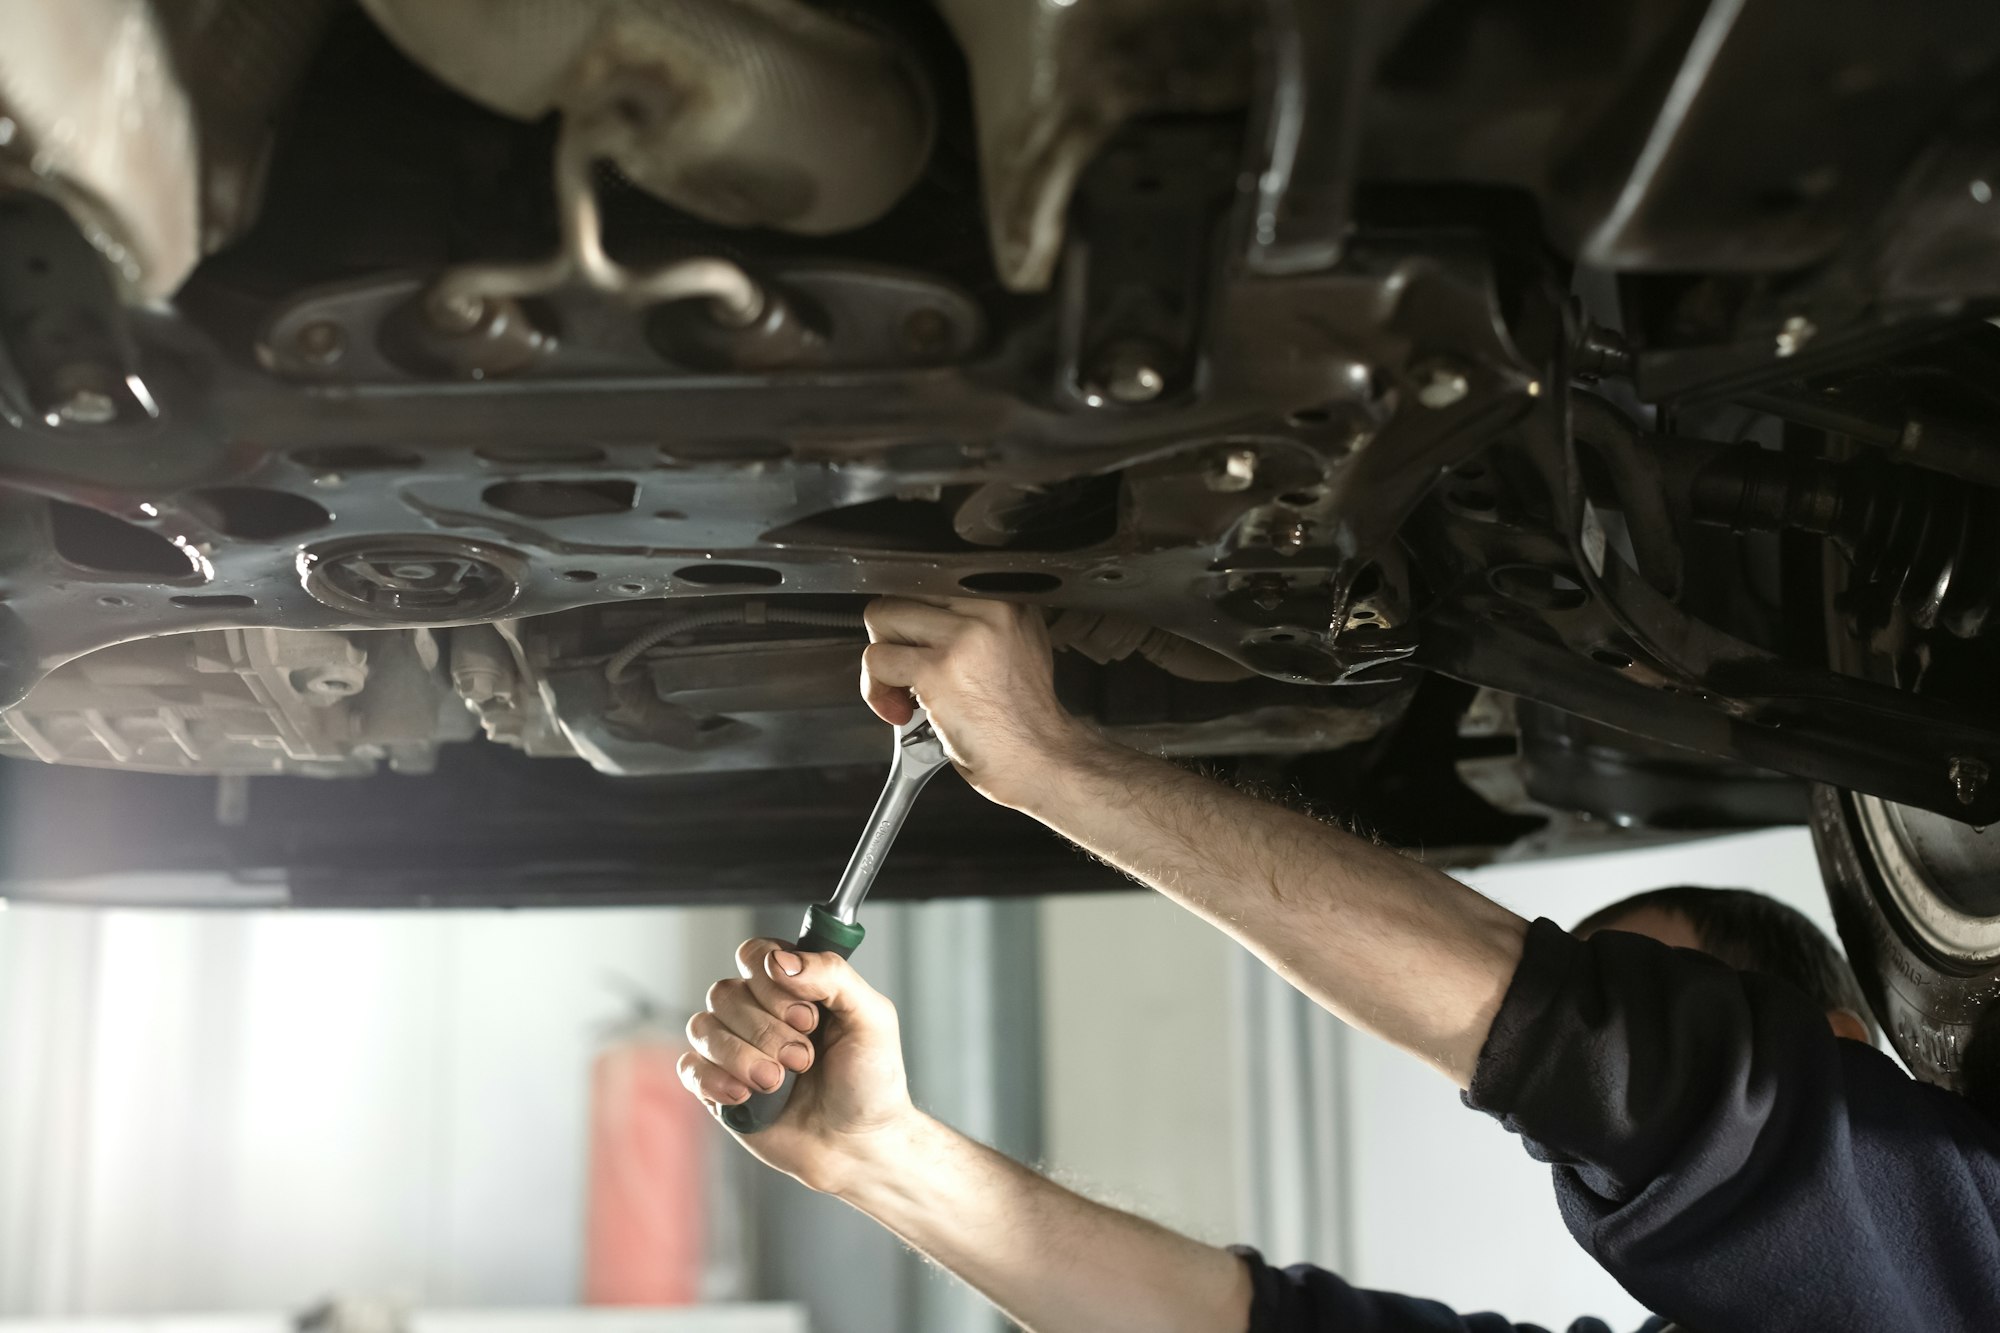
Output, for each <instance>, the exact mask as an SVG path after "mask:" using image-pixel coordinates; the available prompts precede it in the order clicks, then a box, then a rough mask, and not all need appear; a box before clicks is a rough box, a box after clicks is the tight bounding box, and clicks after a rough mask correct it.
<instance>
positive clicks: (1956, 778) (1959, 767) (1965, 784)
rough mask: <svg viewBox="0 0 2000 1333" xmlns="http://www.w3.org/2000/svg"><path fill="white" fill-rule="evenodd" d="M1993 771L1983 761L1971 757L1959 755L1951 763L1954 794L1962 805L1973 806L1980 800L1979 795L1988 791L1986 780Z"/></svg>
mask: <svg viewBox="0 0 2000 1333" xmlns="http://www.w3.org/2000/svg"><path fill="white" fill-rule="evenodd" d="M1992 772H1993V771H1992V770H1991V769H1990V768H1988V767H1987V766H1986V761H1985V760H1983V759H1974V758H1972V757H1971V756H1970V755H1958V756H1957V757H1955V758H1954V759H1953V760H1952V761H1951V768H1950V769H1949V770H1948V774H1947V775H1948V776H1949V777H1950V778H1951V790H1952V794H1953V795H1954V796H1956V797H1958V803H1959V804H1960V805H1971V804H1972V803H1973V802H1974V801H1977V800H1978V799H1979V793H1980V792H1982V791H1984V790H1985V789H1986V779H1987V778H1989V777H1991V776H1992Z"/></svg>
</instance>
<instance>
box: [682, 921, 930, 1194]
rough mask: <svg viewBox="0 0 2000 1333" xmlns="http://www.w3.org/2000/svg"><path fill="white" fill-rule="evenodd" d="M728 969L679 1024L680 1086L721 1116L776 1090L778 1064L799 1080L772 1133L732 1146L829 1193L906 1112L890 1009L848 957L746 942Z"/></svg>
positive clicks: (889, 1133) (899, 1049)
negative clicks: (684, 1047) (703, 1003)
mask: <svg viewBox="0 0 2000 1333" xmlns="http://www.w3.org/2000/svg"><path fill="white" fill-rule="evenodd" d="M736 970H737V972H738V973H739V976H736V977H731V978H728V979H727V980H723V981H718V982H716V983H715V985H713V986H711V987H709V991H708V1008H707V1009H705V1010H703V1011H702V1012H701V1013H698V1014H696V1015H695V1016H694V1017H693V1018H691V1019H689V1020H688V1025H687V1037H688V1044H689V1045H691V1046H693V1047H694V1050H693V1051H691V1052H689V1053H688V1054H686V1055H683V1056H682V1057H681V1059H680V1075H681V1082H682V1083H684V1084H686V1085H687V1088H688V1091H690V1092H692V1093H693V1094H694V1095H695V1096H697V1097H699V1098H701V1100H702V1102H703V1104H705V1105H706V1106H707V1107H708V1109H709V1110H710V1111H711V1112H717V1113H719V1112H720V1110H721V1108H722V1107H724V1106H733V1105H735V1104H736V1103H738V1102H741V1101H744V1100H746V1099H747V1098H748V1097H749V1096H750V1093H751V1090H752V1089H753V1088H754V1089H756V1090H757V1091H759V1092H768V1091H770V1090H771V1089H773V1088H775V1087H777V1086H778V1083H779V1081H780V1080H781V1079H782V1078H783V1073H782V1071H781V1070H780V1069H779V1065H783V1066H784V1067H785V1068H786V1069H791V1070H795V1071H799V1073H800V1077H799V1080H798V1082H797V1083H796V1084H795V1085H794V1086H793V1088H792V1096H791V1100H790V1101H789V1102H787V1103H786V1105H785V1112H784V1114H783V1115H781V1116H779V1117H778V1120H777V1123H775V1124H773V1125H771V1126H769V1127H768V1128H766V1129H763V1130H760V1131H759V1132H757V1133H755V1134H748V1135H741V1136H739V1137H738V1139H737V1141H738V1142H739V1143H741V1144H743V1145H744V1146H745V1147H746V1148H748V1149H749V1150H750V1151H751V1152H752V1153H754V1154H755V1155H756V1156H757V1157H759V1158H760V1159H762V1160H763V1161H764V1162H766V1163H768V1164H770V1165H771V1166H775V1167H777V1168H778V1169H779V1170H780V1171H783V1172H786V1173H787V1174H789V1175H792V1176H795V1177H797V1178H798V1179H799V1180H800V1181H802V1182H804V1183H805V1184H806V1185H809V1186H811V1187H812V1188H813V1189H816V1190H822V1191H825V1192H827V1193H835V1194H837V1193H839V1192H840V1191H841V1189H842V1187H843V1185H844V1183H845V1181H846V1179H847V1178H848V1177H849V1176H850V1175H851V1174H852V1172H854V1171H856V1170H860V1169H865V1167H864V1163H866V1162H867V1161H868V1160H869V1158H870V1154H871V1152H876V1145H877V1144H878V1143H880V1142H881V1141H883V1140H885V1139H887V1138H890V1137H892V1136H893V1135H894V1134H895V1133H896V1132H897V1131H898V1130H900V1129H901V1128H902V1127H903V1124H904V1121H905V1119H906V1118H907V1117H909V1116H912V1115H914V1114H915V1108H914V1107H913V1106H912V1105H911V1103H910V1089H909V1083H908V1080H907V1079H906V1078H905V1076H904V1074H903V1047H902V1038H901V1036H900V1034H899V1032H898V1029H897V1025H896V1006H895V1005H893V1004H891V1003H889V1000H888V998H887V997H886V996H884V995H883V994H882V993H881V992H879V991H877V990H875V989H874V988H873V987H871V986H870V985H869V984H868V983H867V982H865V981H863V980H862V979H861V975H860V973H858V972H856V971H855V970H854V969H853V968H852V967H851V966H849V965H848V962H847V960H846V959H844V958H841V957H840V956H838V955H837V954H830V953H813V952H810V951H803V950H801V951H795V950H793V948H792V946H791V945H789V944H786V943H785V942H783V941H782V940H746V941H744V943H743V946H742V947H741V948H739V949H737V951H736ZM816 1004H817V1005H819V1006H822V1007H823V1008H815V1007H814V1006H815V1005H816ZM807 1034H810V1035H811V1038H812V1039H811V1040H810V1041H808V1040H807ZM815 1047H817V1048H818V1049H817V1050H815V1049H814V1048H815ZM878 1155H879V1154H878Z"/></svg>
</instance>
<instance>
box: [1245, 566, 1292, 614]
mask: <svg viewBox="0 0 2000 1333" xmlns="http://www.w3.org/2000/svg"><path fill="white" fill-rule="evenodd" d="M1248 586H1249V590H1250V602H1251V604H1252V605H1253V606H1256V607H1257V608H1258V609H1260V610H1264V611H1275V610H1277V609H1278V608H1279V607H1281V606H1283V605H1284V604H1285V594H1286V593H1287V592H1288V591H1290V589H1291V586H1292V585H1291V580H1289V579H1287V578H1286V577H1285V576H1284V575H1283V574H1256V575H1253V576H1251V579H1250V583H1249V585H1248Z"/></svg>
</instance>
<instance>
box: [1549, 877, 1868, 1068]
mask: <svg viewBox="0 0 2000 1333" xmlns="http://www.w3.org/2000/svg"><path fill="white" fill-rule="evenodd" d="M1647 907H1652V908H1657V909H1659V910H1660V911H1663V912H1671V913H1673V914H1674V915H1675V916H1678V917H1680V918H1681V919H1682V920H1684V921H1686V922H1687V923H1688V924H1689V925H1691V926H1693V927H1694V932H1695V934H1696V935H1698V936H1700V937H1701V944H1702V948H1703V950H1704V951H1705V952H1707V953H1711V954H1714V955H1715V956H1716V957H1717V958H1719V959H1721V960H1722V961H1723V962H1725V963H1727V964H1729V965H1730V966H1731V967H1734V968H1737V969H1739V970H1741V971H1744V972H1762V973H1764V974H1765V975H1766V976H1773V977H1776V978H1778V980H1780V981H1784V982H1789V983H1790V984H1791V985H1793V986H1796V987H1797V988H1798V989H1799V990H1801V991H1804V992H1805V994H1806V996H1807V998H1809V999H1811V1000H1812V1001H1813V1003H1815V1004H1817V1005H1818V1006H1819V1007H1820V1008H1822V1009H1826V1010H1829V1011H1831V1010H1834V1009H1845V1010H1847V1011H1849V1012H1850V1013H1852V1014H1854V1015H1855V1016H1857V1017H1858V1018H1860V1019H1861V1021H1862V1022H1863V1023H1866V1024H1867V1025H1868V1034H1869V1036H1870V1037H1873V1036H1875V1035H1876V1028H1875V1019H1874V1016H1873V1015H1872V1014H1870V1013H1869V1011H1868V1001H1867V999H1866V998H1864V997H1863V996H1862V994H1861V984H1860V983H1859V982H1857V981H1856V980H1855V979H1854V970H1853V969H1852V968H1850V967H1849V966H1848V965H1847V958H1846V957H1845V956H1844V955H1843V954H1842V953H1841V952H1840V949H1839V947H1838V946H1837V945H1835V944H1834V942H1833V941H1832V940H1830V939H1828V938H1827V937H1826V934H1825V932H1823V931H1822V930H1820V928H1819V927H1818V926H1815V925H1814V924H1813V923H1812V922H1811V921H1810V920H1809V919H1808V918H1807V917H1806V915H1805V914H1804V913H1803V912H1800V911H1798V910H1797V909H1796V908H1792V907H1787V906H1786V905H1785V904H1783V903H1781V902H1779V901H1778V900H1777V899H1776V898H1772V897H1769V896H1767V895H1765V894H1761V893H1756V892H1753V891H1751V890H1749V889H1709V888H1702V887H1700V886H1698V885H1694V884H1676V885H1672V886H1671V887H1668V888H1664V889H1648V890H1647V891H1646V892H1644V893H1635V894H1633V895H1632V896H1631V897H1630V898H1625V899H1622V900H1620V901H1618V902H1615V903H1613V904H1611V906H1609V907H1602V908H1599V909H1598V910H1597V911H1595V912H1592V913H1591V914H1590V915H1589V916H1587V917H1585V918H1584V919H1583V920H1582V921H1579V922H1578V923H1577V925H1576V930H1575V931H1574V932H1573V933H1575V934H1577V935H1588V934H1590V933H1591V932H1592V931H1594V930H1602V929H1604V928H1605V927H1606V926H1609V925H1611V924H1612V923H1613V922H1615V921H1617V920H1618V919H1619V918H1621V917H1624V916H1627V915H1629V914H1631V913H1633V912H1637V911H1639V910H1641V909H1643V908H1647Z"/></svg>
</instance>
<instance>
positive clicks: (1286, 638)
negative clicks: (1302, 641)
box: [1269, 634, 1299, 643]
mask: <svg viewBox="0 0 2000 1333" xmlns="http://www.w3.org/2000/svg"><path fill="white" fill-rule="evenodd" d="M1298 638H1299V636H1298V635H1296V634H1273V635H1272V636H1271V637H1270V640H1269V642H1271V643H1296V642H1298Z"/></svg>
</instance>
